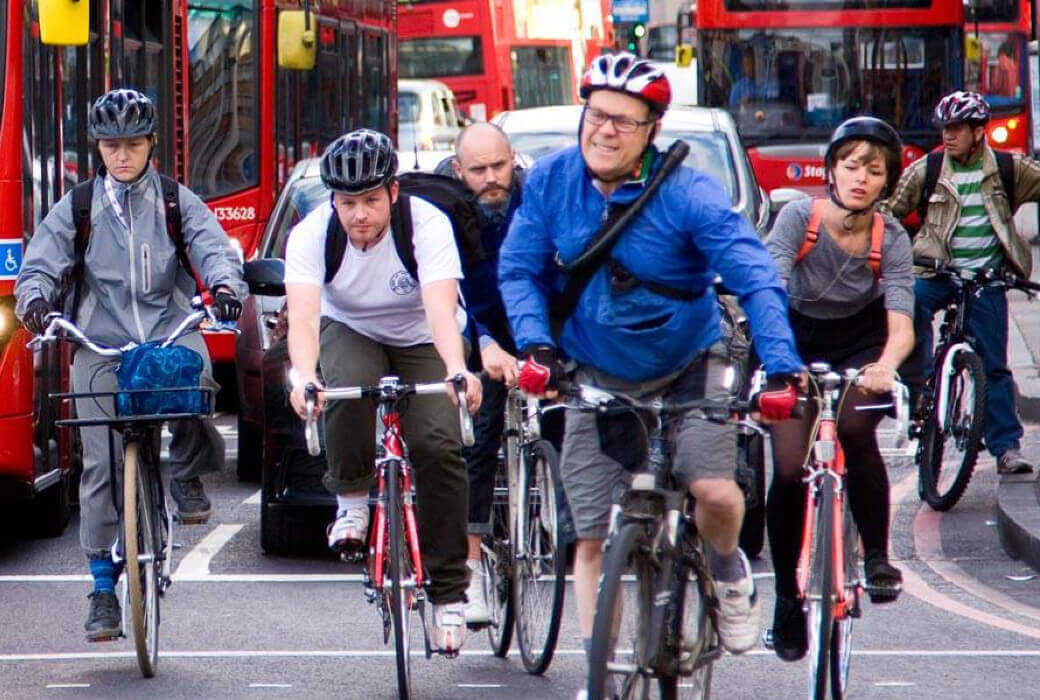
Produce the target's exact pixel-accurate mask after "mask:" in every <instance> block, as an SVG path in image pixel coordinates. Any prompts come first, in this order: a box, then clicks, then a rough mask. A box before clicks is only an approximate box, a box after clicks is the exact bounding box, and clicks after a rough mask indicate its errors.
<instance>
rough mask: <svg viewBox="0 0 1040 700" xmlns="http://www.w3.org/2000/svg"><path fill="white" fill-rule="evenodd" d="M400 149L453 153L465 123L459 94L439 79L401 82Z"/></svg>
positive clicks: (399, 110) (398, 135)
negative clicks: (456, 103) (456, 102)
mask: <svg viewBox="0 0 1040 700" xmlns="http://www.w3.org/2000/svg"><path fill="white" fill-rule="evenodd" d="M397 116H398V126H397V149H398V151H400V152H402V153H407V152H410V151H413V150H420V151H435V150H444V151H447V150H453V149H454V147H455V135H456V134H458V133H459V131H460V130H461V128H462V126H463V123H462V118H461V117H460V115H459V110H458V108H457V107H456V106H455V94H454V93H452V91H451V89H450V88H449V87H448V86H447V85H445V84H444V83H441V82H438V81H436V80H398V81H397Z"/></svg>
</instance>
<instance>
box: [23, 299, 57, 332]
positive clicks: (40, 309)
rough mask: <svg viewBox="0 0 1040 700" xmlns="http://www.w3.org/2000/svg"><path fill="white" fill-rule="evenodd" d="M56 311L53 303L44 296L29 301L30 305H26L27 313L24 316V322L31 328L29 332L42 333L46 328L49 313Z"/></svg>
mask: <svg viewBox="0 0 1040 700" xmlns="http://www.w3.org/2000/svg"><path fill="white" fill-rule="evenodd" d="M52 311H54V307H53V306H51V303H50V302H49V301H47V300H46V299H44V298H43V297H38V298H36V299H33V300H32V301H30V302H29V305H28V306H27V307H25V314H24V315H23V316H22V323H24V324H25V327H26V328H28V329H29V332H30V333H32V334H33V335H40V334H41V333H43V332H44V331H45V330H46V325H45V320H46V318H47V314H49V313H51V312H52Z"/></svg>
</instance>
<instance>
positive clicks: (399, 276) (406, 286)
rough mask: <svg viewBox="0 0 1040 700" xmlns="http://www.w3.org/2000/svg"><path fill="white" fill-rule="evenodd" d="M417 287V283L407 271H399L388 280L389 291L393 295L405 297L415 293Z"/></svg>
mask: <svg viewBox="0 0 1040 700" xmlns="http://www.w3.org/2000/svg"><path fill="white" fill-rule="evenodd" d="M418 286H419V283H418V282H416V281H415V279H414V278H413V277H412V276H411V275H409V274H408V271H407V270H401V271H400V272H397V273H395V274H394V276H393V277H391V278H390V291H392V292H393V293H394V294H399V295H401V296H407V295H409V294H411V293H412V292H414V291H415V288H416V287H418Z"/></svg>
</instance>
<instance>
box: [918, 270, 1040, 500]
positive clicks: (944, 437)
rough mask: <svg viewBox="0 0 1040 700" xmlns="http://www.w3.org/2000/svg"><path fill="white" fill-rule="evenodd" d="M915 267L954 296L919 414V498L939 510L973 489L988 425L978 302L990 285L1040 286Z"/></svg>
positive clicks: (992, 274)
mask: <svg viewBox="0 0 1040 700" xmlns="http://www.w3.org/2000/svg"><path fill="white" fill-rule="evenodd" d="M914 264H915V265H918V266H920V267H923V268H925V269H927V270H929V271H930V272H934V273H936V274H937V275H941V276H944V277H946V278H947V279H949V280H950V281H951V282H952V283H953V286H954V288H955V292H954V294H953V296H952V298H951V299H950V301H949V302H948V303H947V304H946V307H945V309H944V311H943V320H942V323H941V325H940V326H939V337H938V340H937V342H936V345H935V352H934V355H933V365H932V374H931V376H930V377H928V378H927V379H926V380H925V383H924V388H923V391H922V396H921V399H920V405H919V408H918V410H917V415H916V416H915V425H914V428H913V430H914V434H915V435H916V436H917V437H918V438H919V439H920V443H919V445H918V450H917V464H918V494H919V495H920V497H921V499H922V500H924V501H926V502H927V503H928V505H929V506H931V507H932V508H933V509H935V510H939V511H947V510H950V509H951V508H953V506H955V505H956V504H957V501H959V500H960V498H961V496H963V495H964V491H965V490H966V489H967V488H968V483H969V482H970V481H971V477H972V474H973V472H974V470H975V463H976V461H977V459H978V455H979V450H980V449H981V447H982V437H983V430H984V429H985V423H986V371H985V368H984V367H983V365H982V358H981V357H980V356H979V354H978V353H977V352H976V351H975V343H976V341H975V339H974V338H973V337H972V336H971V335H970V334H969V332H968V330H967V329H968V320H969V317H970V314H971V308H972V304H973V300H974V298H975V297H976V296H978V294H979V293H980V292H981V290H982V289H983V288H985V287H1004V288H1007V289H1017V290H1019V291H1023V292H1025V293H1026V294H1030V295H1031V294H1032V293H1033V292H1037V291H1040V284H1037V283H1035V282H1030V281H1028V280H1023V279H1021V278H1020V277H1018V276H1016V275H1014V274H1012V273H1010V272H1007V271H1003V270H994V269H989V268H983V269H969V268H961V267H956V266H954V265H949V264H947V263H945V262H943V261H941V260H934V259H932V258H923V257H917V258H914Z"/></svg>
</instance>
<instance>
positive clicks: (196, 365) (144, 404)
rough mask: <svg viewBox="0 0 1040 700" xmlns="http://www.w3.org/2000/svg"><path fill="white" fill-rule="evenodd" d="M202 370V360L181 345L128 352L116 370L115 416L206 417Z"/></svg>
mask: <svg viewBox="0 0 1040 700" xmlns="http://www.w3.org/2000/svg"><path fill="white" fill-rule="evenodd" d="M202 367H203V361H202V356H201V355H199V353H197V352H195V351H194V350H192V349H190V348H186V347H183V346H181V345H171V346H169V347H165V348H164V347H161V346H160V344H159V343H157V342H153V343H144V344H143V345H138V346H137V347H135V348H132V349H130V350H127V351H126V352H124V353H123V356H122V360H121V361H120V363H119V367H118V368H117V369H116V380H117V381H118V383H119V390H120V391H119V393H118V394H117V395H116V413H117V415H120V416H142V415H159V414H161V415H168V414H174V413H199V414H204V413H209V409H208V405H207V404H208V401H206V400H205V394H206V393H208V392H204V390H202V389H200V388H199V381H200V379H201V377H202ZM155 390H158V391H155ZM124 392H126V393H124Z"/></svg>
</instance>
